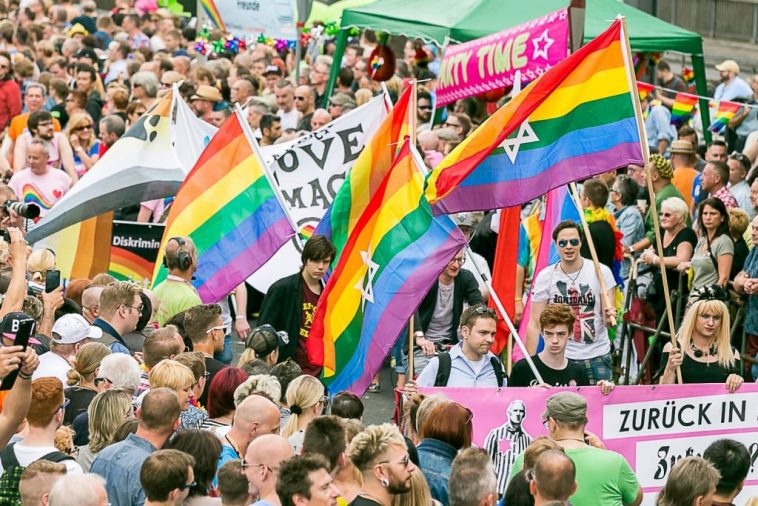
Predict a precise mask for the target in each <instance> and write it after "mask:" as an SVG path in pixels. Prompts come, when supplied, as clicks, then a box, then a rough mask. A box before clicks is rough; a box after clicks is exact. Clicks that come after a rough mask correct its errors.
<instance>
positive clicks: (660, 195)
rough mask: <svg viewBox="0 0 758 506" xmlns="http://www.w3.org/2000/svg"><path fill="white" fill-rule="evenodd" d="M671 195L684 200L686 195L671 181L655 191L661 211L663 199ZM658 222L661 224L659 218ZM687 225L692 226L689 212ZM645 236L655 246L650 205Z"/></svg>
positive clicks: (656, 201) (646, 218)
mask: <svg viewBox="0 0 758 506" xmlns="http://www.w3.org/2000/svg"><path fill="white" fill-rule="evenodd" d="M671 197H679V198H680V199H682V200H684V197H682V194H681V193H680V192H679V190H677V189H676V186H674V185H673V184H671V183H669V184H667V185H666V186H664V187H663V188H661V189H660V190H659V191H657V192H655V207H656V209H658V212H659V213H660V212H661V205H662V204H663V201H664V200H666V199H668V198H671ZM685 203H686V201H685ZM658 223H659V224H660V219H659V220H658ZM687 226H688V227H691V226H692V220H691V219H690V216H689V214H688V215H687ZM645 237H647V240H648V241H650V244H652V245H653V246H655V230H654V229H653V208H652V206H651V207H648V210H647V213H645Z"/></svg>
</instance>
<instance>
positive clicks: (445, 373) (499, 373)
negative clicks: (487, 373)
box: [434, 352, 505, 388]
mask: <svg viewBox="0 0 758 506" xmlns="http://www.w3.org/2000/svg"><path fill="white" fill-rule="evenodd" d="M437 358H438V359H439V361H440V363H439V367H437V376H436V377H435V378H434V386H436V387H446V386H447V381H448V380H449V379H450V369H451V367H452V364H453V361H452V359H451V358H450V353H448V352H445V353H440V354H439V355H437ZM490 365H492V368H493V369H494V370H495V376H496V377H497V387H498V388H502V387H503V384H504V383H505V377H504V374H503V366H502V364H501V363H500V360H498V358H497V357H490Z"/></svg>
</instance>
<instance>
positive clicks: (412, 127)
mask: <svg viewBox="0 0 758 506" xmlns="http://www.w3.org/2000/svg"><path fill="white" fill-rule="evenodd" d="M382 86H383V87H384V88H383V90H384V92H385V93H386V92H387V87H386V85H385V84H384V82H382ZM411 86H413V93H412V94H411V110H412V114H411V117H410V118H408V122H409V125H408V127H409V130H410V132H408V134H409V136H410V141H411V153H412V156H414V157H416V165H418V162H419V158H420V157H419V156H418V153H417V152H416V100H417V96H416V93H417V91H418V86H417V85H416V80H415V79H414V80H413V81H411ZM393 107H394V106H393ZM421 163H422V165H421V167H424V165H423V161H422V162H421ZM415 337H416V336H414V335H413V315H411V317H410V319H409V320H408V371H407V375H406V381H407V380H410V381H413V348H414V346H416V339H415Z"/></svg>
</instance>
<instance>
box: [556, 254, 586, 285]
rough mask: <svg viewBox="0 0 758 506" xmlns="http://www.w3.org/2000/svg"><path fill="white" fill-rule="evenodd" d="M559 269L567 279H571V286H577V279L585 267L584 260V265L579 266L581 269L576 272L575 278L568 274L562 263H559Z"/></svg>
mask: <svg viewBox="0 0 758 506" xmlns="http://www.w3.org/2000/svg"><path fill="white" fill-rule="evenodd" d="M558 267H559V268H560V269H561V272H562V273H563V274H564V275H565V276H566V277H567V278H569V281H571V284H572V285H575V284H576V280H577V278H579V275H580V274H581V273H582V267H584V260H582V263H581V264H579V269H578V270H577V271H576V275H575V276H574V277H573V278H572V277H571V274H569V273H568V272H566V270H565V269H564V268H563V264H562V263H561V262H558Z"/></svg>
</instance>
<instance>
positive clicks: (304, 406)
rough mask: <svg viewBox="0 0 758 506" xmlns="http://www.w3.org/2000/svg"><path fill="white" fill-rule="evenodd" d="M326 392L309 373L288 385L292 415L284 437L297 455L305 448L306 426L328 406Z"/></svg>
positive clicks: (283, 431) (288, 398) (288, 401)
mask: <svg viewBox="0 0 758 506" xmlns="http://www.w3.org/2000/svg"><path fill="white" fill-rule="evenodd" d="M324 393H325V392H324V385H322V384H321V382H320V381H319V380H318V379H317V378H314V377H313V376H309V375H307V374H306V375H303V376H298V377H297V378H295V379H294V380H292V383H290V384H289V386H288V387H287V404H288V405H289V407H290V412H291V415H290V417H289V419H288V420H287V423H286V425H285V426H284V429H282V437H284V438H287V441H289V444H290V445H292V450H293V451H294V452H295V455H300V451H301V450H302V448H303V437H304V436H305V428H306V427H308V424H309V423H311V421H312V420H313V419H314V418H316V417H317V416H320V415H321V414H322V413H323V411H324V408H325V407H326V403H327V399H326V398H325V396H324Z"/></svg>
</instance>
